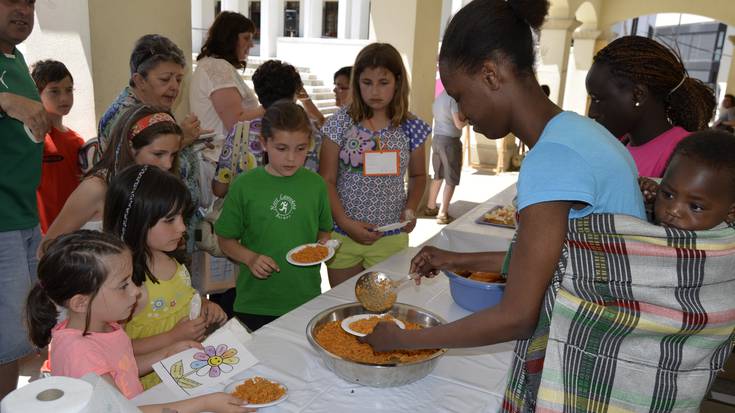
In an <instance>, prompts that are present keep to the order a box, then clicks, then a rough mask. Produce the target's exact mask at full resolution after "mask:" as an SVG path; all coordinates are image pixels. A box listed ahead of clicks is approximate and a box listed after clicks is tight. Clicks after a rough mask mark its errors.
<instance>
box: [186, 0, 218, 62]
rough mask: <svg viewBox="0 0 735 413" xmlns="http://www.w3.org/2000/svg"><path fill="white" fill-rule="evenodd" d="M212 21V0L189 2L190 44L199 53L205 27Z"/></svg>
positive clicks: (205, 34)
mask: <svg viewBox="0 0 735 413" xmlns="http://www.w3.org/2000/svg"><path fill="white" fill-rule="evenodd" d="M213 21H214V0H198V1H197V0H195V1H192V2H191V39H192V41H191V43H192V44H191V46H192V50H193V51H194V53H199V50H201V48H202V43H204V38H205V37H206V36H207V29H209V26H211V25H212V22H213Z"/></svg>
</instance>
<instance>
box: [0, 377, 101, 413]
mask: <svg viewBox="0 0 735 413" xmlns="http://www.w3.org/2000/svg"><path fill="white" fill-rule="evenodd" d="M92 389H93V387H92V385H91V384H89V383H87V382H86V381H84V380H80V379H72V378H70V377H48V378H45V379H41V380H36V381H34V382H31V383H28V385H26V386H23V387H21V388H19V389H17V390H15V391H13V392H12V393H10V394H9V395H7V396H6V397H5V398H4V399H3V400H2V402H0V411H2V413H30V412H34V413H35V412H39V413H43V412H53V413H85V412H86V408H87V405H88V404H89V401H90V400H91V399H92Z"/></svg>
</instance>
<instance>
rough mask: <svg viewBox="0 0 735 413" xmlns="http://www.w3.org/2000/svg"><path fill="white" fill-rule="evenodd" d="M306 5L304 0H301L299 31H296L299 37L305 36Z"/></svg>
mask: <svg viewBox="0 0 735 413" xmlns="http://www.w3.org/2000/svg"><path fill="white" fill-rule="evenodd" d="M305 8H306V6H305V5H304V0H299V32H298V33H296V36H298V37H305V36H304V33H306V32H305V31H304V21H305V20H304V9H305Z"/></svg>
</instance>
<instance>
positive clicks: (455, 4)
mask: <svg viewBox="0 0 735 413" xmlns="http://www.w3.org/2000/svg"><path fill="white" fill-rule="evenodd" d="M451 2H452V10H451V11H450V13H451V14H450V16H449V17H450V18H451V16H454V15H455V14H457V12H458V11H459V9H461V8H462V7H464V6H465V5H466V4H467V2H466V1H462V0H451Z"/></svg>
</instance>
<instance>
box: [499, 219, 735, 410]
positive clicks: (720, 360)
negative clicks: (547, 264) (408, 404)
mask: <svg viewBox="0 0 735 413" xmlns="http://www.w3.org/2000/svg"><path fill="white" fill-rule="evenodd" d="M734 328H735V229H733V228H731V227H726V226H724V225H722V226H721V227H718V228H717V229H712V230H709V231H697V232H692V231H682V230H676V229H671V228H664V227H659V226H655V225H652V224H649V223H646V222H645V221H641V220H639V219H637V218H634V217H629V216H624V215H610V214H599V215H597V214H595V215H590V216H588V217H585V218H582V219H578V220H571V221H569V229H568V233H567V241H566V243H565V246H564V248H563V251H562V256H561V258H560V261H559V264H558V267H557V270H556V273H555V274H554V277H553V280H552V283H551V285H550V287H549V288H548V289H547V292H546V295H545V297H544V303H543V305H542V308H541V314H540V316H539V322H538V325H537V328H536V331H535V332H534V334H533V336H532V337H531V338H530V339H527V340H522V341H519V342H518V343H517V345H516V349H515V355H514V359H513V362H512V366H511V370H510V373H509V374H510V376H509V378H508V385H507V388H506V391H505V400H504V401H503V406H502V409H503V411H506V412H532V411H536V412H544V413H547V412H549V413H550V412H644V411H645V412H696V411H698V409H699V405H700V403H701V402H702V399H703V398H704V396H705V395H706V393H707V391H708V390H709V388H710V386H711V384H712V382H713V381H714V378H715V375H716V374H717V372H718V371H719V370H721V369H722V366H723V365H724V363H725V361H726V360H727V357H728V356H729V354H730V351H731V347H732V340H733V329H734Z"/></svg>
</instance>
